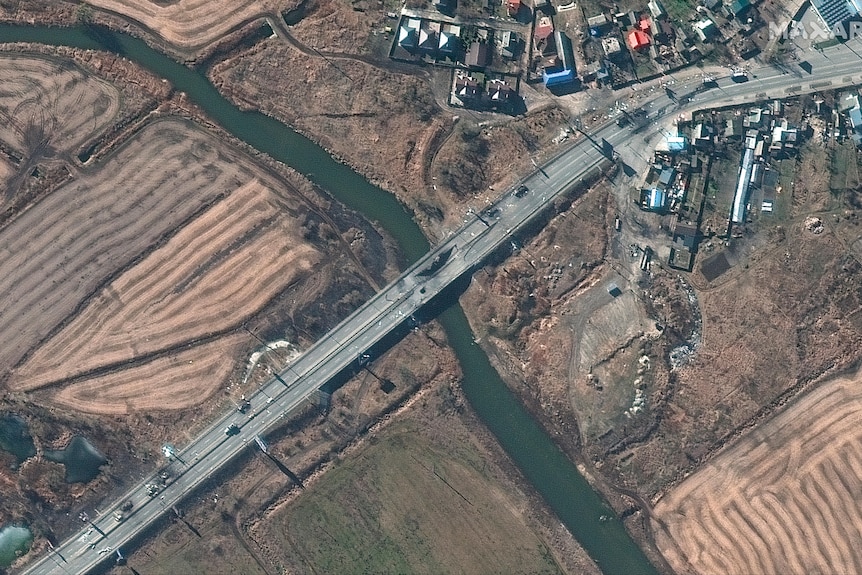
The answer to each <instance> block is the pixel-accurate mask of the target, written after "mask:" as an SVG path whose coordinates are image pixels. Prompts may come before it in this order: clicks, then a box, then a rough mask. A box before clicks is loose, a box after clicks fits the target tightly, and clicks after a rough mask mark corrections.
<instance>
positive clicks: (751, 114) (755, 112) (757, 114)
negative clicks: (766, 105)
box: [742, 108, 763, 128]
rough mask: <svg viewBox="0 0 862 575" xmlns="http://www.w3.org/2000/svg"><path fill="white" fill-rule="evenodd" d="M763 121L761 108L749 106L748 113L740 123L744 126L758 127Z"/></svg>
mask: <svg viewBox="0 0 862 575" xmlns="http://www.w3.org/2000/svg"><path fill="white" fill-rule="evenodd" d="M762 123H763V110H762V109H761V108H751V109H750V110H748V115H747V116H745V119H744V120H742V125H743V127H745V128H760V126H761V125H762Z"/></svg>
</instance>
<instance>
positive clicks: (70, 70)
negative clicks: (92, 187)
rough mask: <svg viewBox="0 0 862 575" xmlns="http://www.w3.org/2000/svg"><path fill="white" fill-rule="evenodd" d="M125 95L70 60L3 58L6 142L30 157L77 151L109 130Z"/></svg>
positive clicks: (1, 132)
mask: <svg viewBox="0 0 862 575" xmlns="http://www.w3.org/2000/svg"><path fill="white" fill-rule="evenodd" d="M119 108H120V94H119V91H118V90H117V89H116V88H115V87H113V86H111V85H110V84H108V83H106V82H103V81H101V80H98V79H96V78H94V77H92V76H89V75H87V74H86V73H85V72H84V71H83V70H81V69H80V68H78V67H77V66H75V65H73V64H70V63H68V62H58V61H54V60H49V59H47V58H41V57H38V56H30V55H27V56H22V55H13V54H3V55H2V56H0V119H2V121H0V140H2V141H3V142H4V143H5V144H6V145H8V146H10V147H12V148H13V149H14V150H16V151H17V152H19V153H21V154H24V155H25V157H27V158H29V157H31V156H33V155H38V156H41V157H51V156H54V155H57V154H60V153H63V152H69V151H71V150H74V149H75V148H76V147H77V146H80V145H81V144H82V143H84V142H85V141H86V140H87V139H88V138H90V137H91V136H92V135H94V134H96V133H99V132H101V131H102V130H104V129H105V128H106V127H107V126H108V125H109V124H110V123H111V121H112V120H113V119H114V117H115V116H116V115H117V112H118V111H119Z"/></svg>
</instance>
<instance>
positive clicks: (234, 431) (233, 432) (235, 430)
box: [224, 423, 239, 437]
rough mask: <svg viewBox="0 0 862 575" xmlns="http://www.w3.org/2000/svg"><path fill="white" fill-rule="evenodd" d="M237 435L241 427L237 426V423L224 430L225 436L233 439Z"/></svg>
mask: <svg viewBox="0 0 862 575" xmlns="http://www.w3.org/2000/svg"><path fill="white" fill-rule="evenodd" d="M237 433H239V426H237V424H236V423H231V424H230V425H228V426H227V427H225V428H224V434H225V435H227V436H228V437H233V436H234V435H236V434H237Z"/></svg>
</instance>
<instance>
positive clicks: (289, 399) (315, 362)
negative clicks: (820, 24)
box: [24, 41, 862, 575]
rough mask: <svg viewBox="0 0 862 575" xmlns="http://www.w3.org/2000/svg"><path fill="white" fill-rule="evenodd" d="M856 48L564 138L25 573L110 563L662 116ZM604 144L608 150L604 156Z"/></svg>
mask: <svg viewBox="0 0 862 575" xmlns="http://www.w3.org/2000/svg"><path fill="white" fill-rule="evenodd" d="M854 47H859V42H858V41H852V42H850V43H848V45H846V46H835V47H832V48H827V49H825V50H823V51H821V52H820V53H812V55H811V56H810V57H809V58H808V60H807V62H808V63H809V65H810V68H811V71H810V72H809V73H805V74H803V73H802V71H800V70H795V69H790V70H788V69H779V68H775V67H771V66H759V67H755V68H753V69H752V70H750V74H751V78H750V80H749V81H748V82H745V83H734V82H732V81H731V80H730V78H729V77H727V78H720V79H718V80H717V81H716V82H715V84H714V85H713V87H711V88H707V87H706V86H705V85H704V84H703V83H702V81H701V80H700V78H692V79H689V80H688V81H687V82H685V81H680V82H679V83H678V85H677V84H675V85H674V86H673V93H671V94H669V93H668V92H666V91H658V92H656V95H655V96H654V97H651V99H650V100H649V102H647V103H645V104H643V109H644V110H645V111H646V113H645V115H646V118H647V119H648V120H649V123H647V124H646V125H642V126H627V127H623V126H619V125H617V123H615V122H613V121H607V122H605V123H604V124H602V125H601V126H598V127H596V128H594V129H593V130H592V132H584V133H585V134H586V136H587V137H585V138H583V139H582V140H580V141H578V142H575V143H573V144H572V145H570V146H569V147H568V148H566V149H565V150H563V151H562V152H561V153H560V154H558V155H557V156H556V157H555V158H553V159H552V160H551V161H549V162H548V163H546V164H545V165H543V166H542V167H541V168H539V169H537V170H536V171H535V172H534V173H533V174H531V175H529V176H528V177H527V178H526V179H524V180H523V181H522V182H521V184H522V185H524V186H526V187H527V189H528V191H527V192H526V193H523V192H518V193H516V192H515V191H514V190H508V191H507V192H506V193H504V194H503V195H502V196H501V197H500V198H499V199H498V200H497V201H496V202H494V203H493V204H492V205H489V206H487V207H485V208H484V209H482V210H481V211H480V212H478V213H476V212H471V213H469V214H467V216H466V217H465V221H464V222H463V225H462V226H461V227H460V229H458V230H457V231H456V232H454V233H452V234H451V235H450V236H449V237H448V238H447V239H446V240H445V241H443V242H442V243H441V244H440V245H438V246H436V247H435V248H433V249H432V250H431V251H430V252H429V253H428V254H426V255H425V256H424V257H423V258H421V259H420V260H419V261H417V262H416V263H415V264H413V265H412V266H411V267H410V268H409V269H408V270H406V271H405V272H404V273H403V274H402V275H401V276H400V277H399V278H398V279H397V280H395V281H394V282H392V283H391V284H389V285H388V286H386V287H385V288H384V289H382V290H381V291H380V292H379V293H377V294H376V295H375V296H373V297H372V298H371V299H370V300H369V301H368V302H366V303H365V304H364V305H363V306H361V307H360V308H359V309H357V310H356V311H354V312H353V313H352V314H351V315H350V316H349V317H348V318H346V319H345V320H344V321H342V322H341V323H339V324H338V325H337V326H336V327H335V328H334V329H332V330H331V331H330V332H329V333H328V334H326V335H325V336H324V337H323V338H321V339H320V340H319V341H318V342H317V343H315V344H314V345H313V346H312V347H310V348H309V349H308V350H307V351H305V352H304V353H303V354H302V355H301V356H300V357H298V358H297V359H295V360H294V361H293V362H292V363H291V364H290V365H288V366H287V367H286V368H285V369H283V370H282V371H281V372H280V373H278V374H276V375H275V377H273V378H272V379H271V380H269V381H268V382H266V383H265V384H264V385H263V386H262V387H261V390H260V391H259V392H258V393H255V394H254V395H252V396H250V397H248V401H249V403H250V406H249V408H248V409H247V410H245V412H244V413H240V412H238V411H237V410H231V411H230V412H229V413H226V414H224V415H223V416H222V417H221V418H220V419H218V420H217V421H215V422H214V423H213V424H212V425H211V426H210V427H209V428H207V429H206V430H205V431H203V432H202V433H201V434H200V435H199V436H198V437H197V438H196V439H194V440H193V441H191V442H190V443H189V444H188V445H186V446H184V447H183V448H182V450H180V451H178V452H177V453H176V457H175V461H174V462H173V463H172V464H171V468H172V471H173V474H174V477H172V478H171V480H170V481H168V482H167V483H166V484H164V483H163V482H162V481H161V480H160V478H159V477H158V476H153V477H150V478H147V479H145V480H144V481H142V482H141V483H140V484H138V485H136V486H134V487H133V488H132V489H131V490H129V491H128V492H127V493H126V494H124V495H123V496H122V497H120V498H119V499H117V500H116V501H115V502H114V503H113V504H112V505H108V506H106V507H105V508H103V509H101V510H99V515H98V516H97V517H94V518H92V519H91V520H90V521H89V523H88V524H86V525H84V527H83V528H82V529H81V530H80V531H79V532H77V533H75V534H74V535H72V536H71V537H70V538H69V539H67V540H66V541H64V542H63V543H62V544H61V545H59V546H57V547H56V548H53V549H51V550H50V551H49V552H48V553H46V554H45V555H44V556H43V557H41V558H39V559H38V560H36V561H35V562H33V564H32V565H30V566H29V567H28V568H27V569H25V570H24V573H26V574H28V575H48V574H50V575H54V574H56V575H63V574H69V573H75V574H79V573H86V572H88V571H90V570H92V569H93V568H95V567H96V566H97V565H99V564H100V563H102V562H104V561H107V560H109V559H112V558H113V557H114V554H115V553H116V552H117V550H119V549H120V547H122V546H123V545H125V544H127V543H128V542H129V541H130V540H131V539H132V538H134V537H135V536H137V535H138V534H139V533H140V532H141V531H142V530H144V529H145V528H146V527H148V526H149V525H151V524H152V523H153V522H154V521H156V520H157V519H158V518H159V517H160V516H162V515H163V514H164V513H166V512H168V511H169V510H170V509H171V508H172V507H173V506H175V505H177V504H178V503H179V502H180V501H181V500H182V499H183V498H184V497H185V496H186V495H187V494H188V493H189V492H191V491H192V490H194V489H195V488H196V487H198V486H200V485H201V483H203V482H204V481H206V480H207V479H208V478H210V477H211V476H212V475H213V474H214V473H216V472H217V471H219V470H220V469H222V468H223V467H224V466H225V465H226V464H227V463H228V462H230V461H231V460H232V459H234V458H235V457H236V456H237V455H238V454H239V453H240V452H241V451H242V450H243V449H246V448H254V445H253V444H254V438H255V437H257V436H263V435H265V434H266V433H267V432H269V431H271V430H273V429H274V428H275V427H277V426H278V425H279V424H280V423H281V422H282V421H283V419H282V418H283V417H284V416H285V415H286V414H289V413H291V412H293V411H294V410H296V409H297V408H298V407H299V406H300V405H301V404H302V403H303V402H304V401H306V400H307V399H308V398H309V397H311V396H312V395H313V394H314V393H316V392H317V391H318V390H319V389H320V388H321V386H323V385H324V384H326V383H327V382H328V381H329V380H331V379H332V378H333V377H335V376H336V375H337V374H338V373H340V372H342V371H343V370H344V369H346V368H348V367H349V366H350V365H351V364H353V363H354V362H356V361H357V360H358V359H360V358H361V357H362V356H363V354H365V353H366V352H367V351H368V350H369V349H370V348H371V347H372V346H373V345H374V344H376V343H377V342H379V341H380V340H381V339H382V338H384V337H385V336H386V335H387V334H389V333H390V332H392V331H393V330H394V329H395V328H397V327H398V326H399V325H401V324H402V323H403V322H405V321H406V320H408V318H410V316H412V315H413V314H414V313H415V312H416V311H417V310H419V309H420V308H421V307H422V306H424V305H425V304H427V303H428V302H429V301H430V300H431V299H433V298H434V297H435V296H436V295H438V294H439V293H440V292H442V291H443V290H444V289H445V288H446V287H447V286H449V285H450V284H451V283H452V282H453V281H454V280H456V279H457V278H459V277H461V276H462V275H464V274H466V273H470V272H471V271H473V270H474V269H476V267H477V266H478V265H480V264H481V263H482V262H483V261H484V260H485V259H486V258H487V257H488V256H489V255H490V254H491V253H492V252H494V251H495V250H496V249H497V248H498V247H500V246H501V245H503V244H504V243H506V242H508V241H510V238H511V236H512V234H514V233H515V232H516V231H517V230H519V229H521V228H523V227H524V225H525V224H526V223H528V222H529V221H530V220H532V219H533V218H534V217H535V216H536V215H537V214H538V213H540V212H541V211H542V210H543V209H545V208H546V207H547V206H548V205H549V204H550V203H551V202H552V201H553V200H554V199H555V198H556V197H558V196H560V195H561V194H564V193H566V192H568V191H569V190H570V189H572V187H573V186H575V185H577V184H578V183H579V181H581V180H583V179H585V178H587V177H589V176H590V175H591V174H592V173H595V172H596V170H598V169H600V167H601V166H603V165H607V164H608V163H609V162H610V160H609V158H608V156H613V155H615V154H619V160H621V161H623V162H626V163H627V164H629V165H639V164H641V163H643V161H644V159H643V157H642V156H641V155H640V153H639V151H641V152H643V153H644V154H647V153H649V150H648V149H647V147H648V146H647V145H646V142H647V141H648V140H649V139H650V138H651V137H654V136H655V135H657V134H659V133H660V130H661V123H662V122H665V121H667V120H668V119H670V118H674V117H676V116H677V115H680V114H687V113H690V112H691V111H693V110H697V109H703V108H710V107H721V106H728V105H739V104H742V103H745V102H751V101H753V100H755V99H766V98H781V97H787V96H788V94H789V93H791V92H792V93H793V94H799V93H805V92H812V91H816V90H818V89H825V88H826V87H828V88H829V89H835V88H838V87H840V86H846V85H853V84H862V66H860V56H859V55H858V54H857V53H856V52H855V50H854ZM653 126H655V127H653ZM635 130H637V133H635ZM609 146H610V148H609ZM609 149H611V150H613V153H608V150H609ZM638 158H640V161H638ZM129 505H131V509H129ZM123 509H125V510H123ZM121 510H122V517H123V519H122V520H121V521H118V520H117V519H116V518H115V512H117V511H121Z"/></svg>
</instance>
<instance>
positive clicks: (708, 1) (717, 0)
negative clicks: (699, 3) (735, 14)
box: [703, 0, 721, 12]
mask: <svg viewBox="0 0 862 575" xmlns="http://www.w3.org/2000/svg"><path fill="white" fill-rule="evenodd" d="M703 5H704V7H705V8H706V9H707V10H711V11H712V12H715V11H716V10H718V9H719V8H721V0H703Z"/></svg>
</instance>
